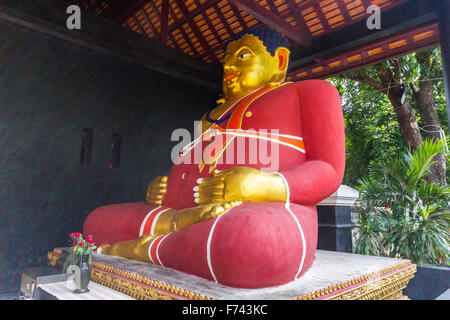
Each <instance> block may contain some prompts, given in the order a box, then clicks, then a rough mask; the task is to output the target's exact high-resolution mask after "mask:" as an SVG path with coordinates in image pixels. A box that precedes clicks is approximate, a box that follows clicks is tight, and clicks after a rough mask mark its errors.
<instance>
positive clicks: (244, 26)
mask: <svg viewBox="0 0 450 320" xmlns="http://www.w3.org/2000/svg"><path fill="white" fill-rule="evenodd" d="M230 7H231V10H232V11H233V13H234V15H235V16H236V18H237V20H238V21H239V23H240V25H241V26H242V28H244V29H246V28H247V23H246V22H245V21H244V18H242V15H241V13H240V12H239V10H238V9H236V7H234V6H230Z"/></svg>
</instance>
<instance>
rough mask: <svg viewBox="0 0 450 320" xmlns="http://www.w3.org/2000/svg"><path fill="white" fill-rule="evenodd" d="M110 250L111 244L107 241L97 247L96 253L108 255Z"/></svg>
mask: <svg viewBox="0 0 450 320" xmlns="http://www.w3.org/2000/svg"><path fill="white" fill-rule="evenodd" d="M110 251H111V245H110V244H108V243H103V244H102V245H101V246H99V247H98V249H97V253H101V254H107V255H109V252H110Z"/></svg>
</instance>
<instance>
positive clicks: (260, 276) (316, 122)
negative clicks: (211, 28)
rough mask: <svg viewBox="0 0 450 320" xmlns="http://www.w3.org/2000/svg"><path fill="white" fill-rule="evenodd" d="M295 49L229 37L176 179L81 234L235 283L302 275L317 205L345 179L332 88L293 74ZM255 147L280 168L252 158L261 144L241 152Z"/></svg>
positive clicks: (121, 251)
mask: <svg viewBox="0 0 450 320" xmlns="http://www.w3.org/2000/svg"><path fill="white" fill-rule="evenodd" d="M289 55H290V51H289V48H288V43H287V41H286V40H285V39H284V38H283V37H282V36H281V35H280V34H279V33H277V32H275V31H273V30H270V29H265V28H253V29H249V30H247V31H245V32H242V33H240V34H238V35H236V36H234V37H233V38H232V39H231V40H230V42H229V43H228V45H227V47H226V54H225V56H224V63H223V82H222V91H223V98H222V99H221V100H219V101H217V104H216V107H215V108H214V109H212V110H210V111H209V112H207V113H206V114H205V115H204V116H203V118H202V119H201V134H200V135H199V137H197V139H196V140H194V141H193V142H192V143H191V144H189V145H187V146H185V148H183V150H182V152H180V156H179V159H178V160H177V161H175V163H174V164H173V166H172V168H171V170H170V172H169V174H168V176H160V177H157V178H155V179H154V180H153V181H152V182H151V183H150V184H149V186H148V189H147V195H146V200H145V201H142V202H134V203H124V204H113V205H106V206H102V207H99V208H97V209H95V210H94V211H93V212H92V213H90V214H89V216H88V217H87V219H86V221H85V224H84V232H85V233H86V234H92V235H93V236H94V239H95V240H96V243H97V244H101V245H100V247H99V250H98V251H99V252H101V253H102V254H107V255H113V256H121V257H125V258H128V259H134V260H139V261H144V262H148V263H152V264H156V265H160V266H163V267H167V268H172V269H176V270H178V271H181V272H185V273H189V274H193V275H196V276H199V277H202V278H205V279H208V280H211V281H215V282H217V283H220V284H223V285H227V286H231V287H239V288H261V287H270V286H277V285H282V284H285V283H288V282H290V281H293V280H295V279H297V278H299V277H300V276H301V275H302V274H304V273H305V271H306V270H307V269H308V268H309V267H310V266H311V264H312V262H313V260H314V256H315V250H316V245H317V231H318V224H317V211H316V204H317V203H318V202H320V201H321V200H323V199H325V198H326V197H328V196H329V195H331V194H332V193H333V192H334V191H336V190H337V189H338V187H339V186H340V184H341V181H342V178H343V173H344V164H345V144H344V124H343V115H342V110H341V103H340V97H339V94H338V92H337V90H336V89H335V87H334V86H332V85H331V84H329V83H328V82H325V81H322V80H306V81H301V82H295V83H293V82H286V81H285V78H286V73H287V70H288V64H289ZM237 138H239V139H240V141H241V142H242V141H243V143H233V142H236V141H237ZM253 142H258V143H261V142H270V144H271V146H272V147H273V146H275V147H276V148H275V147H273V148H272V149H271V151H272V154H271V156H272V157H273V156H276V157H277V161H278V163H277V167H276V168H275V169H276V170H274V169H273V167H271V168H270V170H268V169H267V161H264V159H262V157H251V156H252V155H253V156H254V155H255V154H252V153H255V152H256V153H257V152H259V149H258V148H256V149H252V148H249V147H247V148H242V147H241V148H239V147H238V145H241V146H242V145H244V146H249V145H251V143H253ZM198 148H200V150H201V152H200V161H194V160H193V158H195V157H194V155H193V153H195V152H196V150H197V149H198ZM230 150H231V151H233V152H228V151H230ZM255 150H256V151H255ZM275 153H276V154H275ZM225 156H227V159H226V161H225V160H224V159H223V158H224V157H225ZM238 158H239V159H238ZM250 158H252V159H250ZM255 159H256V160H255ZM233 160H234V161H233ZM251 160H252V161H251Z"/></svg>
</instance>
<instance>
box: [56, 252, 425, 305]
mask: <svg viewBox="0 0 450 320" xmlns="http://www.w3.org/2000/svg"><path fill="white" fill-rule="evenodd" d="M62 251H64V249H61V248H59V249H58V248H57V249H55V250H54V251H53V252H51V253H49V258H50V261H51V263H55V262H56V261H57V259H58V257H59V256H61V253H62ZM257 267H258V266H255V268H257ZM415 272H416V266H415V265H414V264H412V263H411V261H409V260H403V259H393V258H385V257H373V256H365V255H359V254H351V253H342V252H334V251H323V250H317V252H316V259H315V261H314V263H313V265H312V266H311V268H310V269H309V270H308V271H307V272H306V273H305V274H304V275H303V276H302V277H301V278H300V279H298V280H296V281H293V282H290V283H288V284H285V285H282V286H277V287H270V288H263V289H237V288H231V287H227V286H223V285H220V284H217V283H215V282H211V281H208V280H205V279H202V278H199V277H196V276H193V275H189V274H185V273H181V272H178V271H176V270H172V269H168V268H163V267H160V266H155V265H151V264H147V263H142V262H138V261H133V260H128V259H124V258H120V257H113V256H107V255H101V254H93V264H92V276H91V280H93V281H95V282H97V283H100V284H102V285H103V286H106V287H109V288H112V289H114V290H117V291H119V292H122V293H124V294H127V295H129V296H131V297H133V298H136V299H170V300H172V299H194V300H215V299H218V300H267V299H270V300H290V299H295V300H326V299H331V300H357V299H362V300H369V299H374V300H388V299H389V300H393V299H407V297H405V296H404V295H403V293H402V290H403V289H404V288H405V287H406V286H407V284H408V282H409V280H411V279H412V278H413V277H414V273H415Z"/></svg>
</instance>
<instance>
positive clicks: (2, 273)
mask: <svg viewBox="0 0 450 320" xmlns="http://www.w3.org/2000/svg"><path fill="white" fill-rule="evenodd" d="M0 70H2V72H1V74H0V217H1V219H0V234H1V238H0V243H1V244H0V247H1V248H2V250H1V252H0V291H5V290H9V289H10V288H17V287H18V286H19V276H20V271H21V269H22V268H26V267H32V266H38V265H42V264H45V263H46V253H47V252H48V251H51V250H52V249H53V248H54V247H57V246H68V245H70V243H69V242H68V240H69V237H68V234H69V233H70V232H75V231H81V230H82V224H83V222H84V219H85V217H86V216H87V215H88V213H89V212H91V211H92V210H93V209H95V208H96V207H98V206H100V205H104V204H109V203H120V202H133V201H141V200H143V199H144V197H145V190H146V187H147V184H148V183H149V182H150V181H151V180H152V179H153V178H154V177H155V176H157V175H163V174H167V173H168V170H169V169H170V166H171V159H170V151H171V148H172V147H173V146H174V145H175V144H176V143H177V142H171V141H170V136H171V133H172V131H173V130H174V129H176V128H186V129H189V130H191V131H192V130H193V122H194V120H196V119H200V117H201V116H202V115H203V113H204V112H205V111H206V110H208V109H209V108H210V107H211V104H212V103H214V101H215V99H216V98H217V97H216V92H214V91H212V90H209V89H206V90H205V88H203V87H200V86H196V85H192V84H189V83H187V82H183V81H181V80H177V79H174V78H171V77H169V76H165V75H162V74H159V73H156V72H153V71H150V70H148V69H143V68H142V67H139V66H138V65H135V64H132V63H128V62H125V61H122V60H119V59H116V58H113V57H111V56H108V55H102V54H98V53H95V52H92V51H89V50H87V49H83V48H80V47H77V46H75V45H72V44H69V43H67V42H64V41H61V40H57V39H53V38H50V37H47V36H44V35H42V34H40V33H38V32H35V31H33V30H30V29H25V28H21V27H18V26H13V25H11V24H7V23H3V22H0ZM83 128H92V129H93V139H92V154H91V163H90V164H88V165H81V164H80V153H81V140H82V138H81V137H82V131H83ZM113 133H118V134H120V138H121V146H120V162H119V165H118V166H117V168H111V166H110V161H111V154H112V150H111V144H112V137H113ZM116 139H117V137H116ZM116 157H117V155H116ZM94 240H95V239H94Z"/></svg>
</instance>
